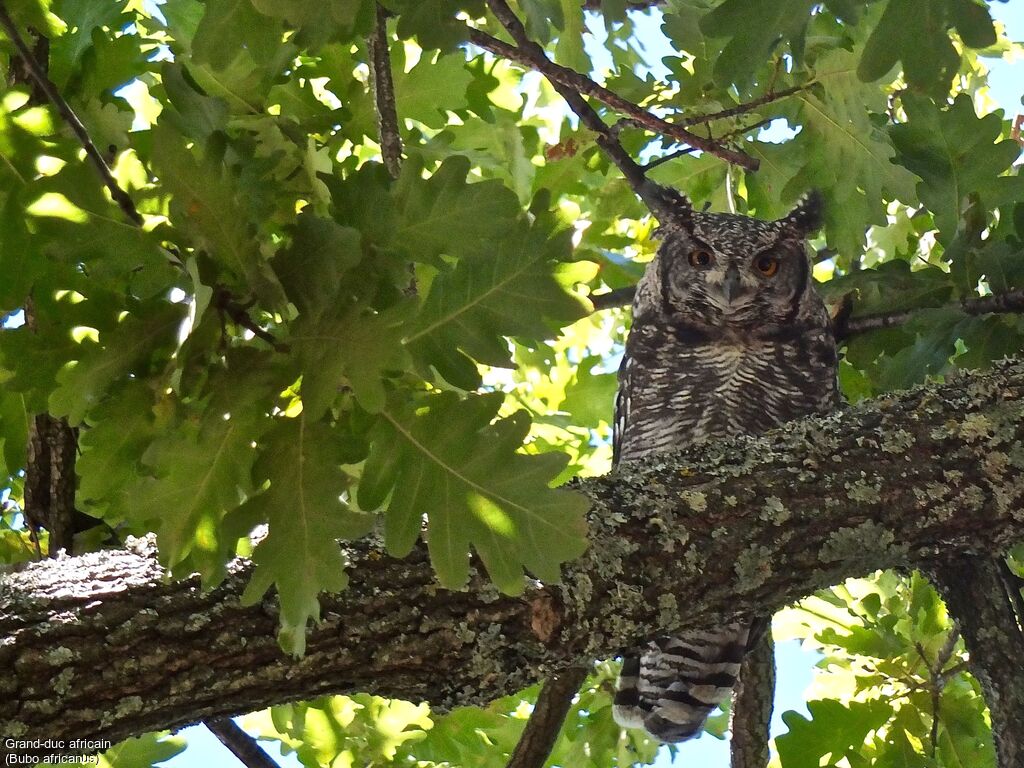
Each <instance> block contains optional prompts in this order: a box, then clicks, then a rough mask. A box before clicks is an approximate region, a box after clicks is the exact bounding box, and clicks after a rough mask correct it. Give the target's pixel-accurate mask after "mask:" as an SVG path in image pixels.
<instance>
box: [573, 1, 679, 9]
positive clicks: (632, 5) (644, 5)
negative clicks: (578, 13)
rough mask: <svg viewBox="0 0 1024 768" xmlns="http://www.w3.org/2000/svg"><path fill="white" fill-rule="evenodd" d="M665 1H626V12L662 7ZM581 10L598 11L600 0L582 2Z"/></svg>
mask: <svg viewBox="0 0 1024 768" xmlns="http://www.w3.org/2000/svg"><path fill="white" fill-rule="evenodd" d="M664 3H665V0H626V10H629V11H646V10H647V9H648V8H653V7H654V6H656V5H663V4H664ZM583 8H584V9H585V10H588V11H600V10H601V0H584V1H583Z"/></svg>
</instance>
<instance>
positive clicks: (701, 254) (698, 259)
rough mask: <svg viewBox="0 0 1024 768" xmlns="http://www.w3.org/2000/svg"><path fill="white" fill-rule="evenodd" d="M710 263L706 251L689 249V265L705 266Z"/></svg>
mask: <svg viewBox="0 0 1024 768" xmlns="http://www.w3.org/2000/svg"><path fill="white" fill-rule="evenodd" d="M710 263H711V254H710V253H708V252H707V251H690V266H691V267H706V266H707V265H708V264H710Z"/></svg>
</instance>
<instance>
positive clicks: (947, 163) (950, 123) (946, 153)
mask: <svg viewBox="0 0 1024 768" xmlns="http://www.w3.org/2000/svg"><path fill="white" fill-rule="evenodd" d="M903 103H904V106H905V108H906V111H907V122H905V123H902V124H900V125H895V126H893V127H892V128H890V129H889V133H890V135H891V136H892V140H893V143H894V144H895V146H896V149H897V150H898V151H899V155H898V160H899V162H900V163H901V164H902V165H904V166H905V167H906V168H908V169H909V170H911V171H913V172H914V173H915V174H917V175H918V176H920V177H921V182H920V183H919V184H918V186H917V191H918V196H919V197H920V198H921V202H923V203H924V204H925V205H926V206H928V209H929V210H930V211H931V212H932V214H933V215H934V216H935V223H936V224H937V225H938V228H939V239H940V240H941V241H942V242H943V243H949V242H951V241H952V239H953V237H954V236H955V235H956V233H957V230H958V227H959V221H960V217H961V212H962V210H963V209H964V206H965V205H966V203H967V199H968V197H969V196H977V197H978V198H979V199H980V200H981V202H982V204H983V205H985V204H987V205H988V206H995V205H997V204H999V203H1001V202H1003V200H1004V198H1005V197H1006V195H1007V191H1008V190H1007V189H1005V188H1004V185H1003V184H1001V182H1008V183H1009V184H1010V185H1011V186H1012V188H1013V189H1015V190H1016V194H1017V195H1019V194H1021V193H1022V192H1024V181H1022V180H1021V178H1020V177H1019V176H1018V177H1014V178H1012V179H1001V178H999V177H1000V174H1002V173H1004V172H1006V171H1007V170H1008V169H1009V168H1010V167H1011V166H1012V164H1013V162H1014V160H1016V159H1017V157H1018V155H1019V154H1020V147H1019V146H1018V145H1017V143H1016V142H1014V141H1012V140H1010V139H1006V140H1003V141H999V138H1000V134H1001V132H1002V120H1000V118H999V116H998V115H997V114H988V115H985V116H984V117H981V118H979V117H978V116H977V115H976V114H975V112H974V105H973V104H972V102H971V99H970V97H969V96H966V95H961V96H958V97H957V98H956V99H955V100H954V101H953V104H952V105H951V106H950V107H948V108H947V109H945V110H940V109H939V108H938V107H936V106H935V105H934V104H933V103H932V102H931V101H929V100H927V99H925V98H923V97H920V96H916V95H915V94H913V93H907V94H905V95H904V98H903Z"/></svg>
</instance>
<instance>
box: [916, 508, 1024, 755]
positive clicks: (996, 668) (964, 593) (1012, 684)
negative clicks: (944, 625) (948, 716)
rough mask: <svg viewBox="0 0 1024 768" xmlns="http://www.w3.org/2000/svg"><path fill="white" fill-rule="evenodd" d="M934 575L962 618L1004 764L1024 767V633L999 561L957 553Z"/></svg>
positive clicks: (975, 669)
mask: <svg viewBox="0 0 1024 768" xmlns="http://www.w3.org/2000/svg"><path fill="white" fill-rule="evenodd" d="M1021 512H1024V509H1022V508H1021V507H1020V506H1018V514H1021ZM932 579H933V581H935V583H936V585H937V586H938V588H939V591H940V592H941V593H942V596H943V597H944V598H945V600H946V605H947V606H948V607H949V611H950V613H952V614H953V615H954V616H956V617H957V621H958V622H959V624H960V631H961V632H962V633H963V637H964V643H966V645H967V650H968V652H969V653H970V668H971V672H972V673H973V674H974V676H975V677H976V678H978V682H980V683H981V686H982V688H983V689H984V691H985V701H986V703H987V704H988V708H989V711H990V712H991V713H992V736H993V738H994V740H995V744H996V754H997V755H998V758H999V765H1000V766H1019V765H1024V685H1022V684H1021V680H1022V677H1024V673H1022V671H1021V669H1022V663H1024V633H1022V631H1021V627H1020V625H1019V624H1018V623H1017V617H1016V613H1015V612H1014V609H1013V605H1012V603H1011V601H1010V598H1009V596H1008V595H1007V594H1006V591H1005V589H1004V581H1003V578H1002V575H1001V573H1000V561H999V560H996V559H995V558H992V557H984V556H977V555H969V554H961V555H957V556H954V557H951V558H949V559H948V561H947V562H944V563H943V564H942V565H941V566H939V567H937V568H935V569H933V570H932Z"/></svg>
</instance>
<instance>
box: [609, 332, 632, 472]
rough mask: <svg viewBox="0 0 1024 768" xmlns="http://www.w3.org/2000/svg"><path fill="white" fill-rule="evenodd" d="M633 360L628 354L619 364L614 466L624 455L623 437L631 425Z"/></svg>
mask: <svg viewBox="0 0 1024 768" xmlns="http://www.w3.org/2000/svg"><path fill="white" fill-rule="evenodd" d="M632 367H633V358H632V357H630V355H629V353H628V352H627V353H626V354H625V355H623V356H622V362H621V363H620V364H619V389H618V391H616V393H615V415H614V419H613V421H612V466H613V467H614V466H618V463H619V457H620V456H621V455H622V437H623V435H625V434H626V425H627V424H628V423H629V393H630V390H631V389H632V387H631V382H630V374H631V372H632Z"/></svg>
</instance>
